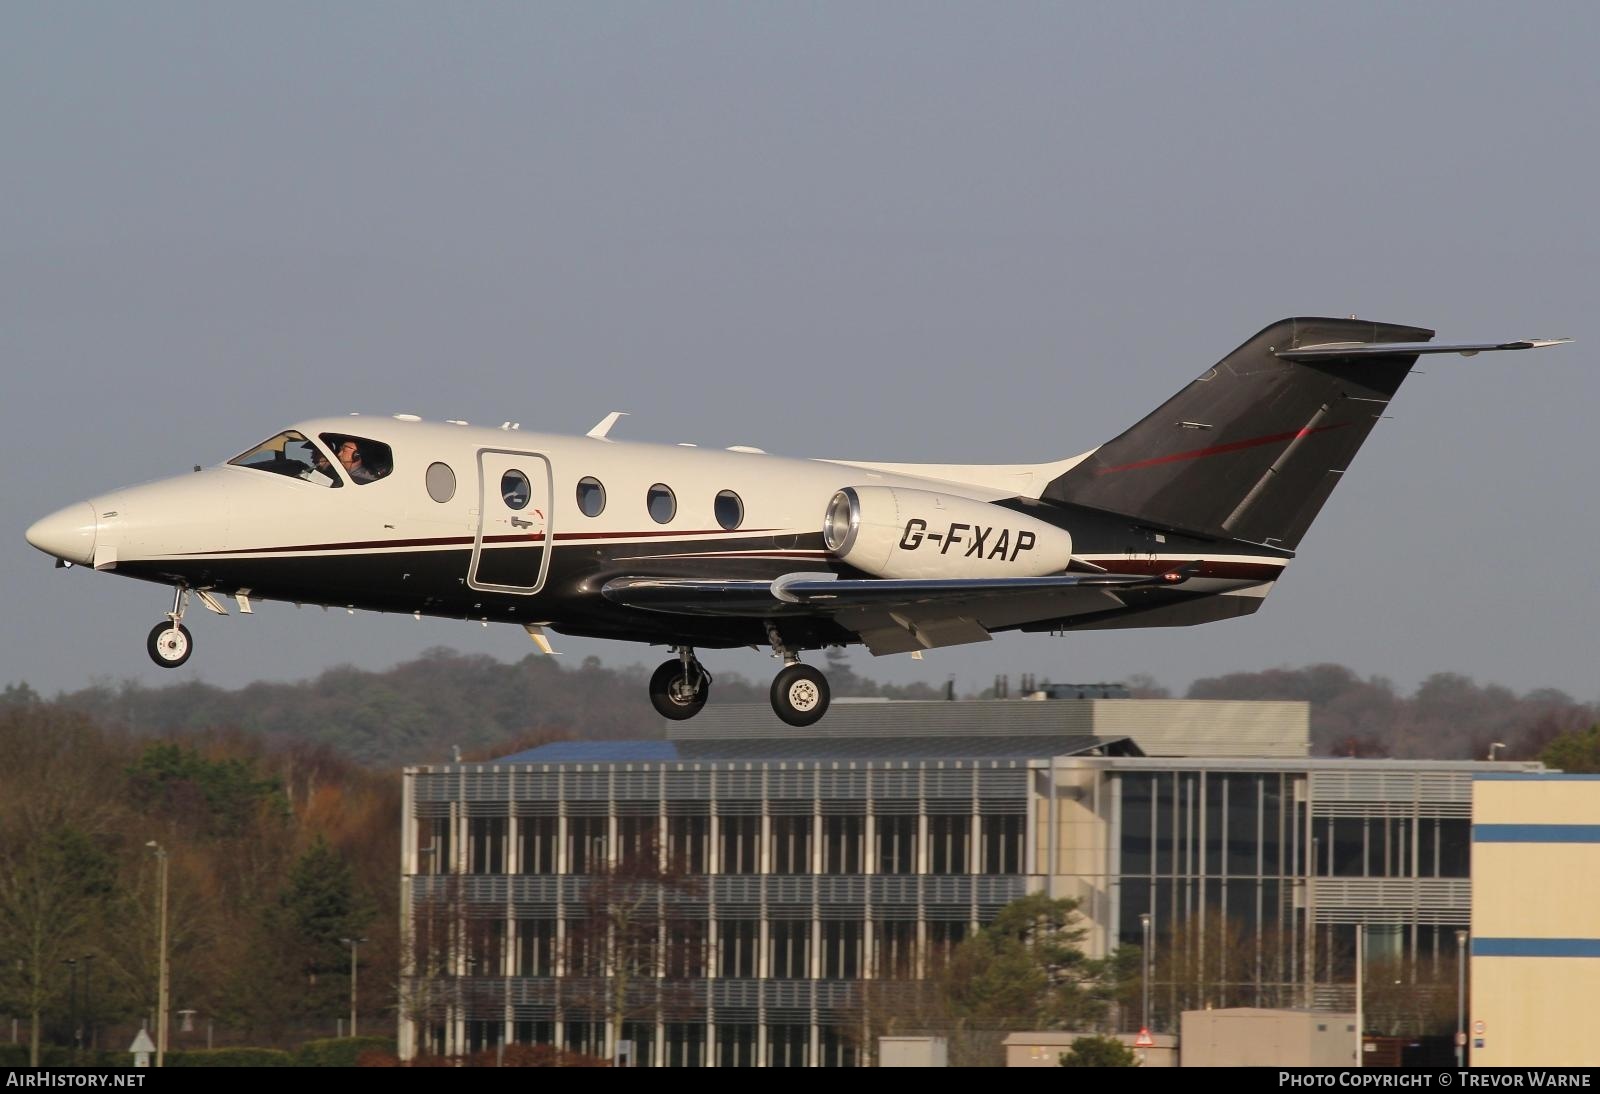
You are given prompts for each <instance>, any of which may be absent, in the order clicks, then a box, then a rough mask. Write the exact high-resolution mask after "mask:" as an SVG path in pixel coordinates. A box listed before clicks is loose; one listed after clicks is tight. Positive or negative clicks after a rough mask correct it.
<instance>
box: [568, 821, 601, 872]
mask: <svg viewBox="0 0 1600 1094" xmlns="http://www.w3.org/2000/svg"><path fill="white" fill-rule="evenodd" d="M609 826H610V824H609V821H608V820H607V818H605V817H568V818H567V873H569V874H589V873H593V872H595V871H597V870H603V869H605V866H606V863H607V861H609V858H610V856H609V855H608V854H607V848H606V829H607V828H608V827H609Z"/></svg>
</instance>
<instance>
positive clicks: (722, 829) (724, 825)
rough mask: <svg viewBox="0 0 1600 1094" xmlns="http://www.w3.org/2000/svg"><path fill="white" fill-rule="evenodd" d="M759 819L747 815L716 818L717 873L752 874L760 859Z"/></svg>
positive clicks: (756, 870) (757, 867)
mask: <svg viewBox="0 0 1600 1094" xmlns="http://www.w3.org/2000/svg"><path fill="white" fill-rule="evenodd" d="M760 843H761V818H760V817H752V816H749V815H740V816H732V817H729V816H719V817H718V818H717V854H718V858H719V864H718V872H720V873H724V874H754V873H756V872H758V869H759V865H758V864H759V863H760V861H761V860H760V858H759V856H758V855H757V853H756V852H757V851H758V850H759V848H760Z"/></svg>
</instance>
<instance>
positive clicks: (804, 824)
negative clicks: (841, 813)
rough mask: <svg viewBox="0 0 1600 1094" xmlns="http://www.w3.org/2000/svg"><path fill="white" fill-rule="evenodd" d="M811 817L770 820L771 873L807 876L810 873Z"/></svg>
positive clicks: (780, 817) (779, 817) (783, 817)
mask: <svg viewBox="0 0 1600 1094" xmlns="http://www.w3.org/2000/svg"><path fill="white" fill-rule="evenodd" d="M811 823H812V821H811V817H809V816H778V817H773V818H772V872H773V873H774V874H809V873H810V872H811Z"/></svg>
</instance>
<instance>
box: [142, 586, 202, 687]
mask: <svg viewBox="0 0 1600 1094" xmlns="http://www.w3.org/2000/svg"><path fill="white" fill-rule="evenodd" d="M188 607H189V587H188V586H187V585H181V584H180V585H177V586H174V588H173V590H172V610H171V611H170V612H168V613H167V618H166V621H165V622H163V623H157V624H156V625H155V628H154V629H153V630H152V631H151V632H150V637H149V638H148V639H146V640H145V649H147V650H149V651H150V660H152V661H154V662H155V663H156V664H158V665H160V666H161V667H162V668H164V669H175V668H177V667H178V666H179V665H181V664H183V663H184V662H185V661H187V660H189V654H191V653H193V652H194V639H193V638H191V637H189V628H188V627H185V626H184V625H183V613H184V611H185V609H187V608H188Z"/></svg>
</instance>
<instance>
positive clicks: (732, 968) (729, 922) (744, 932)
mask: <svg viewBox="0 0 1600 1094" xmlns="http://www.w3.org/2000/svg"><path fill="white" fill-rule="evenodd" d="M760 935H761V924H760V923H758V922H756V921H755V920H753V919H725V920H722V921H720V922H718V924H717V975H718V976H721V977H741V978H745V979H749V978H753V977H754V976H755V975H756V939H757V938H759V937H760Z"/></svg>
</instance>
